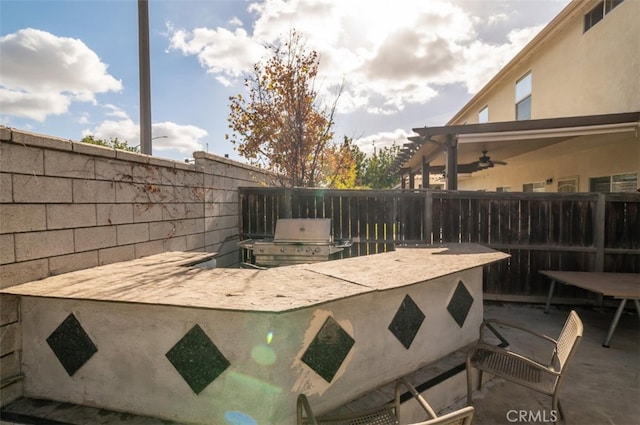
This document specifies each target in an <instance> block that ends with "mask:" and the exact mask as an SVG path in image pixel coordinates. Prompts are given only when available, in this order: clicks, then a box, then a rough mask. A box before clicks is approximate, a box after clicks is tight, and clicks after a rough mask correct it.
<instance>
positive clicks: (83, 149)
mask: <svg viewBox="0 0 640 425" xmlns="http://www.w3.org/2000/svg"><path fill="white" fill-rule="evenodd" d="M72 148H73V151H74V152H75V153H79V154H85V155H91V156H94V157H96V156H97V157H103V158H115V157H116V152H115V149H113V148H110V147H108V146H101V145H94V144H92V143H83V142H78V143H73V144H72Z"/></svg>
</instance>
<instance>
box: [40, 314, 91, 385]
mask: <svg viewBox="0 0 640 425" xmlns="http://www.w3.org/2000/svg"><path fill="white" fill-rule="evenodd" d="M47 344H49V347H51V350H52V351H53V354H55V356H56V357H57V358H58V360H59V361H60V363H61V364H62V367H64V370H66V371H67V374H69V376H73V374H74V373H76V372H77V371H78V369H80V368H81V367H82V366H83V365H84V364H85V363H86V362H87V361H88V360H89V359H90V358H91V357H92V356H93V355H94V354H95V353H96V352H98V348H97V347H96V346H95V344H94V343H93V341H91V338H89V335H87V333H86V332H85V330H84V329H83V328H82V325H80V322H78V319H76V316H74V315H73V313H72V314H70V315H68V316H67V318H66V319H64V321H63V322H62V323H61V324H60V326H58V327H57V328H56V330H55V331H53V332H52V333H51V335H49V337H48V338H47Z"/></svg>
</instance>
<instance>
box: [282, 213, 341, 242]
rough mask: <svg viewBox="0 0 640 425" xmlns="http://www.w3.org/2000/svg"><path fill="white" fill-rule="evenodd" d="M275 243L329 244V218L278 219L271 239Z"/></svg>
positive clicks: (330, 240) (330, 239)
mask: <svg viewBox="0 0 640 425" xmlns="http://www.w3.org/2000/svg"><path fill="white" fill-rule="evenodd" d="M273 242H275V243H312V244H330V243H331V242H332V237H331V219H330V218H279V219H278V221H277V222H276V231H275V234H274V237H273Z"/></svg>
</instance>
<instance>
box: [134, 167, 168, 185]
mask: <svg viewBox="0 0 640 425" xmlns="http://www.w3.org/2000/svg"><path fill="white" fill-rule="evenodd" d="M131 171H132V173H131V175H132V176H133V181H134V182H135V183H143V184H155V185H160V184H162V175H161V173H160V167H155V166H153V165H147V164H133V167H132V168H131ZM172 184H175V182H172Z"/></svg>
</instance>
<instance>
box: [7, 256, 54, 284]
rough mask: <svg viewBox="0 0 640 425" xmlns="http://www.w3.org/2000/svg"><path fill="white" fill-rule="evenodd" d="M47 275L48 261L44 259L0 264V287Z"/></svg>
mask: <svg viewBox="0 0 640 425" xmlns="http://www.w3.org/2000/svg"><path fill="white" fill-rule="evenodd" d="M48 275H49V262H48V261H47V260H46V259H39V260H34V261H25V262H22V263H11V264H5V265H0V288H8V287H9V286H13V285H17V284H19V283H24V282H31V281H32V280H38V279H42V278H45V277H47V276H48Z"/></svg>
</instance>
